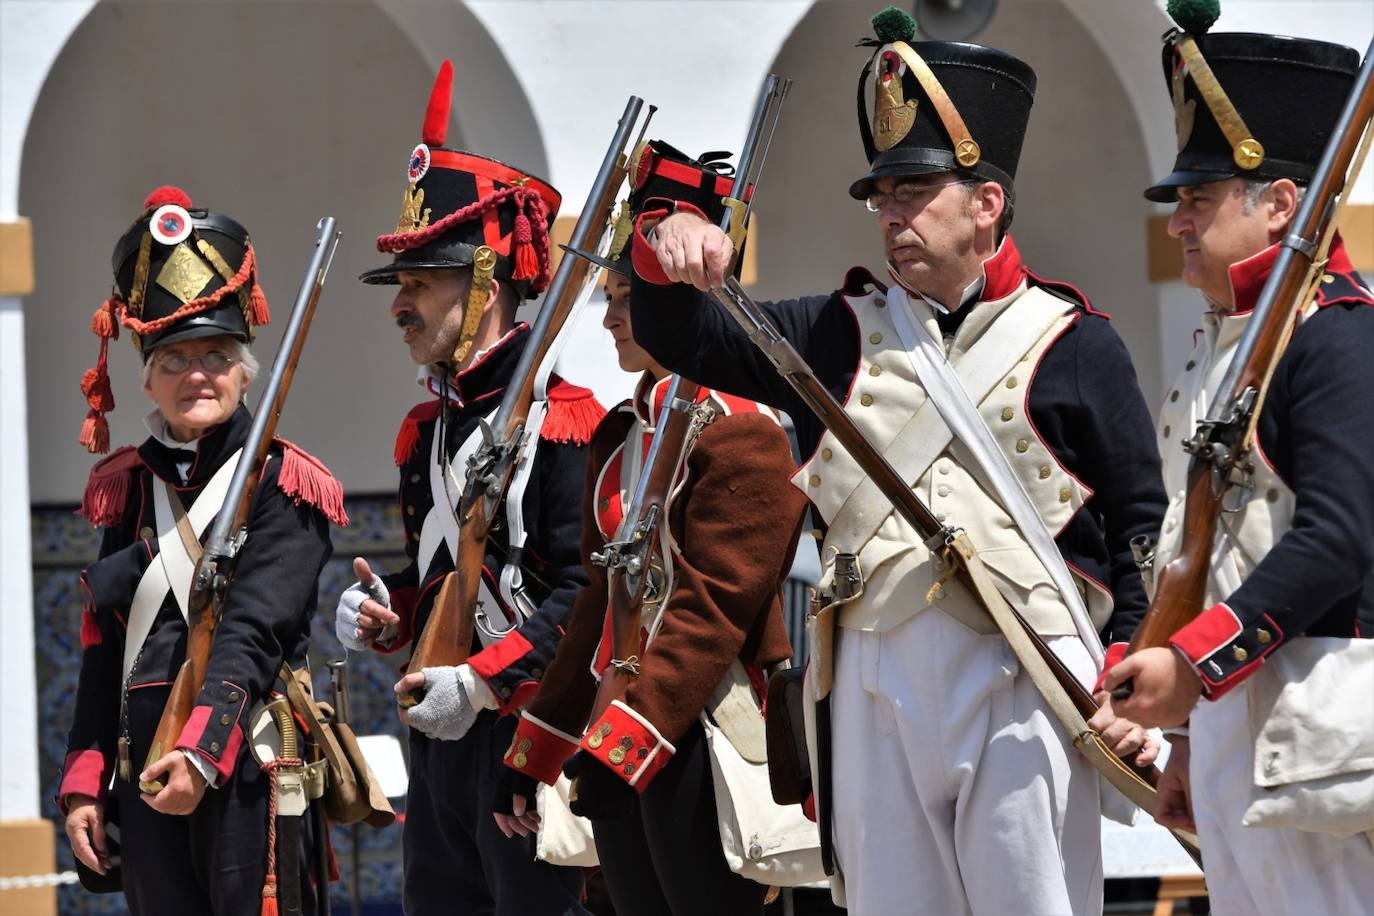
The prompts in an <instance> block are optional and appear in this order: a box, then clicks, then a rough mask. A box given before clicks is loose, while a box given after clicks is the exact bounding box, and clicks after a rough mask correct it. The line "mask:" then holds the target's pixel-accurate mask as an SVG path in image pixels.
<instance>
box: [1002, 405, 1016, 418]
mask: <svg viewBox="0 0 1374 916" xmlns="http://www.w3.org/2000/svg"><path fill="white" fill-rule="evenodd" d="M1014 416H1016V411H1014V410H1012V409H1011V408H1010V407H1003V408H1002V419H1003V420H1010V419H1011V418H1012V417H1014Z"/></svg>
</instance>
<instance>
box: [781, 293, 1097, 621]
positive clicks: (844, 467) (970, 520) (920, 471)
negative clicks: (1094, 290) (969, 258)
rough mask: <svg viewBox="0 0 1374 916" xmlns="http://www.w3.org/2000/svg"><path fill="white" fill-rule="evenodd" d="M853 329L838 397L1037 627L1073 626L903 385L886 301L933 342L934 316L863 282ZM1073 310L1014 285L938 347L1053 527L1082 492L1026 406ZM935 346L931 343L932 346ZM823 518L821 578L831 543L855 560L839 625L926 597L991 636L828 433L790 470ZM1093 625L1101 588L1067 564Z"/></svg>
mask: <svg viewBox="0 0 1374 916" xmlns="http://www.w3.org/2000/svg"><path fill="white" fill-rule="evenodd" d="M845 301H846V302H847V303H848V305H849V307H850V309H851V310H853V312H854V315H855V318H856V319H857V322H858V327H859V335H860V347H861V353H860V359H859V366H858V370H857V372H856V374H855V377H854V382H853V384H852V385H851V387H850V391H849V395H848V397H847V399H846V402H845V408H846V412H847V413H848V414H849V416H850V417H852V418H853V420H854V422H855V423H856V425H858V427H859V429H860V430H862V431H863V433H864V434H865V435H866V436H867V437H868V438H869V440H870V441H871V442H873V444H874V445H875V446H877V448H878V449H879V450H880V451H882V453H883V454H884V456H885V457H886V458H887V460H888V461H889V463H891V464H892V465H893V467H894V468H896V469H897V471H898V472H899V473H901V474H902V476H903V477H904V478H905V479H906V480H908V481H911V480H914V481H915V485H914V489H915V491H916V494H917V495H918V496H919V497H920V498H921V500H922V502H924V503H925V504H926V505H927V506H928V507H929V508H930V510H931V512H933V513H934V514H935V516H936V517H937V518H938V519H940V520H941V521H948V522H949V523H951V524H953V525H956V526H957V527H960V528H963V529H964V531H966V532H967V533H968V535H969V537H970V539H971V540H972V542H973V544H974V546H975V547H977V548H978V550H979V552H980V554H981V555H982V557H983V560H984V562H985V563H986V564H987V566H988V568H989V570H990V571H991V572H992V574H993V576H994V578H995V579H996V580H997V583H998V585H999V586H1001V587H1002V589H1003V592H1004V594H1006V595H1007V596H1008V597H1009V598H1010V599H1012V602H1013V604H1014V605H1015V606H1016V607H1017V609H1018V610H1020V611H1021V613H1022V614H1023V615H1024V616H1025V617H1026V619H1027V620H1028V621H1029V622H1030V623H1031V624H1032V626H1034V628H1035V630H1036V631H1037V632H1039V633H1041V634H1042V635H1047V636H1049V635H1072V634H1074V633H1075V632H1076V630H1075V628H1074V625H1073V621H1072V619H1071V618H1070V616H1069V613H1068V610H1067V609H1066V608H1065V607H1064V605H1063V603H1062V601H1061V600H1060V598H1059V593H1058V591H1057V590H1056V589H1055V587H1054V584H1053V582H1052V581H1051V579H1050V576H1049V573H1047V572H1046V571H1045V569H1044V567H1043V566H1042V565H1041V563H1040V561H1039V560H1038V559H1037V558H1036V556H1035V554H1034V552H1033V551H1032V550H1031V548H1030V546H1029V545H1028V544H1027V542H1026V539H1025V538H1024V536H1023V535H1022V534H1021V532H1020V530H1019V529H1018V528H1016V526H1015V524H1014V523H1013V522H1012V520H1011V518H1010V517H1009V516H1008V514H1007V513H1006V511H1005V510H1004V509H1003V508H1002V506H1001V505H1000V504H999V503H998V502H997V501H996V499H995V498H994V497H993V496H992V495H991V493H992V490H991V487H990V485H989V484H988V482H987V480H986V479H985V477H984V475H983V472H982V470H981V469H980V468H977V467H976V465H975V462H974V461H973V459H972V457H971V456H970V455H969V453H968V451H967V449H966V448H964V446H963V444H962V443H960V442H958V441H954V440H952V439H951V435H950V433H949V430H948V429H947V427H946V426H945V424H944V421H943V420H942V419H941V418H940V416H939V414H938V412H937V411H936V409H935V407H934V405H933V404H931V403H929V401H928V399H927V398H926V395H925V392H924V390H923V389H922V388H921V386H920V384H919V383H918V382H917V381H916V378H915V372H914V370H913V368H912V364H911V360H910V358H909V356H908V354H907V352H906V351H905V349H904V348H903V345H902V343H901V339H900V337H899V335H898V332H897V329H896V327H895V325H894V324H893V321H892V317H891V314H890V312H889V308H890V307H891V308H896V307H900V308H910V309H911V311H912V315H913V318H914V319H915V323H916V324H917V325H918V326H919V327H921V328H924V330H925V332H927V333H929V334H930V335H931V336H932V337H933V338H934V339H935V340H936V341H942V338H941V334H940V330H939V325H938V324H937V322H936V320H935V314H934V312H933V310H932V309H931V308H930V306H929V304H927V303H926V302H925V301H924V300H921V299H917V300H916V301H915V302H911V303H909V304H908V299H907V297H906V295H905V293H904V292H903V291H902V290H901V289H900V288H896V289H894V290H893V291H892V293H891V294H890V295H889V294H886V293H883V292H881V291H871V292H869V293H867V294H866V295H863V296H846V297H845ZM1075 320H1077V312H1076V310H1075V308H1074V307H1073V305H1072V304H1071V303H1068V302H1066V301H1064V300H1063V299H1060V298H1058V297H1057V296H1054V295H1052V294H1050V293H1047V292H1045V291H1043V290H1041V289H1038V288H1035V287H1027V286H1026V285H1025V283H1024V282H1023V283H1022V284H1021V285H1020V286H1018V287H1017V289H1016V290H1015V291H1014V292H1013V293H1012V294H1011V295H1009V296H1006V297H1005V298H1002V299H998V300H993V301H988V302H983V303H981V304H980V305H979V306H978V307H977V309H976V310H975V311H974V312H973V313H972V314H971V315H969V316H968V318H967V319H966V320H965V321H964V323H963V324H962V325H961V326H960V327H959V330H958V332H957V334H956V336H955V338H954V340H953V342H952V343H951V344H949V345H948V346H947V347H946V350H947V352H948V354H949V360H950V365H951V366H952V367H953V368H954V370H955V372H956V373H957V374H958V376H959V377H960V379H961V381H962V382H963V384H964V387H965V388H966V389H967V390H968V393H969V396H970V397H971V398H972V399H973V401H974V402H975V403H976V404H977V405H978V411H979V413H980V414H981V415H982V417H983V418H984V420H985V421H986V422H987V425H988V428H989V429H990V430H991V431H992V434H993V436H994V438H995V439H996V441H997V443H998V445H999V446H1001V448H1002V449H1003V451H1004V452H1005V453H1006V455H1007V456H1008V458H1009V459H1010V461H1011V464H1012V467H1013V469H1014V470H1015V472H1016V474H1017V476H1018V477H1019V478H1020V481H1021V483H1022V485H1023V486H1024V487H1025V490H1026V492H1027V493H1028V494H1029V496H1030V499H1031V502H1032V504H1033V505H1034V507H1035V509H1036V511H1037V512H1038V513H1039V515H1040V517H1041V518H1042V519H1044V521H1045V524H1046V526H1047V527H1048V528H1049V530H1050V532H1051V533H1052V534H1058V533H1059V532H1060V531H1061V530H1062V529H1063V528H1064V526H1065V525H1067V524H1068V522H1069V520H1070V519H1071V518H1072V517H1073V515H1074V513H1076V512H1077V511H1078V510H1079V508H1080V507H1081V506H1082V505H1083V504H1084V503H1085V502H1086V501H1087V500H1088V499H1089V498H1090V497H1091V496H1092V490H1091V489H1090V488H1089V487H1088V486H1087V485H1086V484H1084V483H1082V482H1081V481H1079V480H1078V479H1076V478H1075V477H1074V476H1073V475H1072V474H1071V473H1069V471H1068V470H1067V469H1066V468H1064V467H1063V466H1061V465H1060V464H1059V461H1058V460H1057V459H1056V457H1055V456H1054V454H1053V453H1052V452H1051V451H1050V450H1049V448H1048V447H1047V446H1046V445H1045V444H1044V442H1043V441H1042V440H1041V439H1040V436H1039V434H1038V433H1037V432H1036V430H1035V428H1034V426H1033V425H1032V424H1031V421H1030V417H1029V416H1028V415H1027V409H1026V402H1027V395H1028V391H1029V386H1030V382H1031V379H1032V377H1033V375H1034V374H1035V370H1036V369H1037V367H1038V366H1039V363H1040V360H1041V359H1042V358H1043V357H1044V354H1045V352H1046V351H1047V350H1048V349H1049V347H1050V345H1051V344H1053V343H1054V341H1055V340H1056V339H1058V337H1059V336H1060V335H1061V334H1062V333H1063V332H1064V331H1065V330H1066V329H1067V328H1068V327H1069V326H1070V325H1071V324H1073V322H1074V321H1075ZM943 345H944V344H943V342H942V346H943ZM792 482H793V484H794V485H795V486H797V487H798V488H799V489H801V490H802V491H803V492H804V493H806V495H807V496H808V497H809V498H810V499H811V501H812V502H813V503H814V504H815V506H816V508H817V510H818V511H819V512H820V514H821V517H822V518H823V519H824V520H825V522H826V524H827V525H828V531H827V534H826V539H825V543H824V545H823V548H822V550H821V563H822V579H821V583H822V586H823V587H826V588H828V587H829V585H830V583H831V580H832V579H833V575H834V561H835V556H836V554H837V553H853V554H857V555H858V556H859V563H860V566H861V568H862V571H863V577H864V591H863V594H862V596H861V597H860V598H858V599H856V600H854V601H851V602H849V603H848V604H846V605H845V607H844V608H843V610H842V611H841V614H840V618H839V623H840V625H841V626H845V627H850V628H853V629H860V630H874V631H881V630H886V629H890V628H891V627H894V626H896V625H897V624H899V623H902V622H903V621H905V620H907V619H909V618H910V617H912V616H914V615H915V614H917V613H919V612H920V611H922V610H924V609H926V608H927V607H931V606H932V604H931V602H930V601H927V595H928V594H929V595H930V597H931V598H932V599H933V601H934V606H938V607H939V608H940V609H941V610H943V611H945V612H946V613H948V614H950V615H951V616H953V617H955V619H957V620H960V621H961V622H963V623H964V624H965V625H967V626H969V627H971V628H973V629H975V630H977V631H979V632H985V633H992V632H995V631H996V630H995V627H994V626H993V624H992V622H991V619H990V618H989V617H988V616H987V613H986V612H985V611H984V610H983V609H982V608H981V606H980V605H979V604H978V603H977V601H976V600H975V599H974V598H973V597H972V595H971V594H969V593H968V592H967V591H966V590H965V589H964V587H963V586H962V585H959V584H958V583H957V582H954V581H949V582H945V583H943V584H942V585H937V583H939V582H940V580H941V579H942V578H943V577H944V576H945V575H947V574H948V572H949V570H948V568H947V566H946V564H944V563H943V562H941V561H940V559H939V558H938V557H933V556H932V554H931V552H930V551H929V550H928V549H927V548H926V547H925V545H924V544H923V543H922V538H921V537H920V536H919V535H918V534H917V533H916V531H915V530H913V529H912V528H911V526H910V525H908V524H907V523H906V522H905V521H904V520H902V519H901V518H899V517H898V516H897V515H896V514H894V512H893V510H892V506H891V504H890V503H889V502H888V500H887V499H886V498H885V497H884V496H883V495H882V494H881V492H879V491H878V489H877V487H876V486H875V485H874V484H873V483H872V481H871V480H869V479H868V478H867V477H866V475H864V473H863V471H862V470H861V469H860V468H859V466H858V465H857V464H855V463H854V462H853V461H851V460H849V458H848V457H847V456H846V455H845V453H844V450H843V448H842V447H841V446H840V444H839V442H838V440H836V439H835V437H834V436H833V435H832V434H831V433H829V432H827V433H825V435H823V436H822V437H821V440H820V442H819V443H818V445H817V449H816V452H815V454H814V455H812V456H811V458H810V460H808V461H807V462H806V463H805V464H804V465H802V467H801V468H800V469H799V470H798V471H797V473H796V475H795V476H794V477H793V478H792ZM1074 574H1075V579H1076V580H1077V582H1078V584H1079V587H1080V589H1081V590H1082V591H1083V593H1084V597H1085V603H1086V604H1087V606H1088V609H1089V612H1090V614H1091V616H1092V619H1093V623H1094V624H1095V625H1096V626H1097V627H1099V628H1101V627H1102V626H1105V625H1106V622H1107V619H1108V617H1109V616H1110V614H1111V608H1112V599H1111V594H1110V592H1109V591H1107V589H1106V588H1105V587H1103V586H1101V585H1100V584H1099V583H1096V582H1093V581H1091V580H1087V579H1085V578H1083V577H1082V576H1080V575H1078V573H1077V570H1074Z"/></svg>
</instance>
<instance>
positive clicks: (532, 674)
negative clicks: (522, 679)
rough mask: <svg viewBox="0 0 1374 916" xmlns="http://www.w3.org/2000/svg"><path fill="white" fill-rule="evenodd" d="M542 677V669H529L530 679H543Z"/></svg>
mask: <svg viewBox="0 0 1374 916" xmlns="http://www.w3.org/2000/svg"><path fill="white" fill-rule="evenodd" d="M543 676H544V669H543V668H531V669H530V677H535V678H538V677H543Z"/></svg>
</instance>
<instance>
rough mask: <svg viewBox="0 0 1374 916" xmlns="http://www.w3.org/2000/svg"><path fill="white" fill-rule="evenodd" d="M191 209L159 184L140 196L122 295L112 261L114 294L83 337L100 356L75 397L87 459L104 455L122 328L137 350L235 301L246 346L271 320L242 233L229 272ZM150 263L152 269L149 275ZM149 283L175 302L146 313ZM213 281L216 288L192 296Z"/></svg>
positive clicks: (254, 262)
mask: <svg viewBox="0 0 1374 916" xmlns="http://www.w3.org/2000/svg"><path fill="white" fill-rule="evenodd" d="M191 210H192V204H191V198H190V197H189V196H188V195H187V194H186V192H185V191H183V190H181V189H180V188H176V187H172V186H170V185H165V186H163V187H160V188H158V189H157V190H155V191H153V193H151V194H149V195H148V197H147V199H145V200H144V201H143V214H142V216H140V217H139V218H138V219H137V220H135V222H134V226H135V227H137V226H138V225H139V223H144V224H145V228H144V229H143V232H142V234H141V236H140V238H139V242H138V255H137V260H136V261H135V262H134V267H133V275H132V278H131V280H130V282H129V288H128V294H127V296H125V295H124V294H122V293H121V292H120V287H119V272H120V269H121V266H122V264H121V263H120V262H119V259H117V263H116V264H115V265H114V269H115V288H114V291H113V292H112V294H111V295H110V298H108V299H106V300H105V301H104V302H103V303H101V305H100V307H99V308H98V309H96V311H95V315H94V316H93V317H92V319H91V331H92V332H93V333H94V334H95V335H96V337H98V338H99V339H100V351H99V356H98V357H97V359H96V364H95V365H94V366H93V367H91V368H90V369H87V370H86V371H85V373H83V374H82V376H81V393H82V395H83V396H84V397H85V398H86V404H87V406H88V407H89V411H88V412H87V414H86V418H85V420H84V421H83V422H82V424H81V435H80V436H79V438H78V441H79V442H80V443H81V444H82V445H83V446H85V447H86V449H87V450H88V451H90V452H92V453H95V454H100V453H104V452H107V451H109V449H110V427H109V422H108V421H107V420H106V418H105V415H106V414H108V413H109V412H110V411H112V410H114V407H115V401H114V393H113V391H112V390H111V387H110V376H109V342H110V341H111V340H112V339H116V338H118V337H119V328H120V327H121V326H122V327H125V328H127V329H128V330H129V336H130V339H131V341H132V342H133V345H134V347H135V348H136V349H138V350H140V351H142V350H143V349H144V347H143V344H144V342H145V341H146V340H148V338H150V337H153V336H156V335H160V334H162V333H163V332H165V331H167V329H168V328H171V327H172V326H173V325H175V324H177V323H178V322H181V321H184V320H185V319H187V318H190V317H192V316H195V315H199V314H202V313H204V312H208V311H210V310H212V309H215V308H218V307H219V306H220V305H221V303H222V302H223V300H224V299H225V298H227V297H228V296H235V297H237V300H238V302H237V305H238V308H239V310H240V311H241V312H242V314H243V325H244V328H243V331H244V332H245V333H246V335H247V337H248V339H249V340H252V337H253V329H254V328H255V327H258V326H261V325H265V324H267V323H268V322H269V321H270V320H271V314H270V312H269V310H268V306H267V297H266V296H265V295H264V294H263V291H262V286H261V284H260V283H259V282H258V266H257V256H256V254H255V253H254V251H253V245H252V243H251V242H249V241H248V239H247V236H246V234H245V236H244V238H243V257H242V260H241V263H240V264H239V265H238V267H237V268H235V267H233V266H232V265H231V264H230V263H229V261H228V260H226V259H225V257H224V255H223V254H222V253H221V252H220V251H219V250H218V249H217V248H216V247H215V246H214V245H213V244H212V243H211V242H210V240H209V239H208V238H206V237H205V236H204V234H202V233H201V232H200V231H198V229H197V223H198V221H201V220H209V219H211V215H210V214H208V213H203V212H202V214H201V216H200V217H193V216H192V214H191V212H190V211H191ZM198 212H201V211H198ZM229 222H231V221H229ZM234 225H235V228H240V227H237V225H236V224H234ZM202 228H207V229H208V228H211V224H210V223H208V222H207V224H206V226H204V227H202ZM127 236H128V234H127V233H126V238H127ZM117 253H118V252H117ZM164 255H165V257H164ZM155 260H156V261H157V262H158V271H157V275H156V276H152V269H151V268H152V264H153V262H154V261H155ZM150 278H151V279H152V281H153V283H154V285H155V286H157V287H158V288H160V298H165V296H167V295H170V296H173V297H175V301H176V302H177V303H179V304H177V305H176V307H175V308H173V309H171V310H170V311H165V313H160V314H156V317H149V315H148V301H149V295H150V290H149V280H150ZM216 278H218V279H219V281H220V282H221V283H222V284H223V285H221V286H219V288H217V289H215V290H214V291H213V292H210V293H207V294H205V295H200V294H201V293H202V292H203V291H204V290H205V289H206V288H207V287H208V286H209V285H210V284H211V283H212V282H213V281H214V280H215V279H216ZM163 311H164V310H162V309H159V310H158V312H163Z"/></svg>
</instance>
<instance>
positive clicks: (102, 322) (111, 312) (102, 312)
mask: <svg viewBox="0 0 1374 916" xmlns="http://www.w3.org/2000/svg"><path fill="white" fill-rule="evenodd" d="M120 305H123V302H122V301H121V300H119V299H114V298H110V299H106V300H105V301H104V302H102V303H100V308H98V309H96V310H95V314H94V315H92V316H91V332H92V333H94V334H95V336H96V337H99V338H101V339H109V338H111V337H118V336H119V322H117V321H116V320H115V310H116V309H117V308H118V307H119V306H120Z"/></svg>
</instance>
